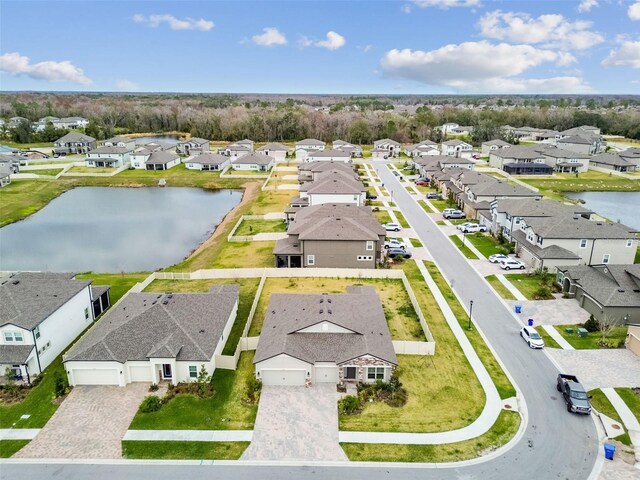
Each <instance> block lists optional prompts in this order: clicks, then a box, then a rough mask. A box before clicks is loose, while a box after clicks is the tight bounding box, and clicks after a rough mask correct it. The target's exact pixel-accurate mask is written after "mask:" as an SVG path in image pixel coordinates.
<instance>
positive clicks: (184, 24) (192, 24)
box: [132, 14, 214, 32]
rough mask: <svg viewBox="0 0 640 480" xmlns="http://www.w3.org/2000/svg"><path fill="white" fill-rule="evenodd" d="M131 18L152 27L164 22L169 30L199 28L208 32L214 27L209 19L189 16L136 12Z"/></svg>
mask: <svg viewBox="0 0 640 480" xmlns="http://www.w3.org/2000/svg"><path fill="white" fill-rule="evenodd" d="M132 20H133V21H134V22H136V23H144V24H146V25H147V26H149V27H153V28H156V27H159V26H160V25H161V24H163V23H166V24H167V25H168V26H169V28H170V29H171V30H200V31H201V32H208V31H209V30H211V29H212V28H213V27H214V23H213V22H212V21H211V20H205V19H204V18H200V19H198V20H196V19H194V18H189V17H187V18H184V19H180V18H176V17H174V16H173V15H149V16H148V17H145V16H144V15H140V14H136V15H134V16H133V17H132Z"/></svg>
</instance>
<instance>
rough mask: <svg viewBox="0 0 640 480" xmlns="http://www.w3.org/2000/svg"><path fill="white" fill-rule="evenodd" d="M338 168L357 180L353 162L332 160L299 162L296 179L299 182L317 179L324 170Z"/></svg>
mask: <svg viewBox="0 0 640 480" xmlns="http://www.w3.org/2000/svg"><path fill="white" fill-rule="evenodd" d="M335 170H339V171H341V172H344V173H348V174H349V175H350V176H351V178H353V179H354V180H359V179H360V177H359V176H358V174H357V173H356V172H355V170H354V169H353V164H351V163H345V162H333V161H316V162H308V163H301V164H300V165H299V166H298V181H299V182H300V183H303V182H310V181H312V180H316V179H318V177H319V176H320V175H322V174H323V173H324V172H329V171H335Z"/></svg>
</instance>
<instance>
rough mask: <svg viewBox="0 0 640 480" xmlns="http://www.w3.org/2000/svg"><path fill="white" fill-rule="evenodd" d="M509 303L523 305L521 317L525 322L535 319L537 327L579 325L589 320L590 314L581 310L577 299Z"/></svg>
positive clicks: (510, 301) (512, 301)
mask: <svg viewBox="0 0 640 480" xmlns="http://www.w3.org/2000/svg"><path fill="white" fill-rule="evenodd" d="M507 303H508V304H509V305H511V306H514V305H515V304H516V303H517V304H519V305H522V314H521V315H519V317H520V318H521V319H523V321H526V320H527V319H528V318H533V320H534V322H535V324H536V325H569V324H571V325H577V324H579V323H584V322H586V321H587V320H589V312H587V311H586V310H584V309H582V308H580V305H579V304H578V302H577V301H576V300H575V299H573V298H562V297H560V296H559V295H558V296H556V298H555V299H554V300H524V301H522V302H517V301H515V300H507Z"/></svg>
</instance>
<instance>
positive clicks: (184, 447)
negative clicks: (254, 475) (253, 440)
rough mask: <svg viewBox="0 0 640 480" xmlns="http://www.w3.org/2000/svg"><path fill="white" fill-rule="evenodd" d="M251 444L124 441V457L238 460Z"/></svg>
mask: <svg viewBox="0 0 640 480" xmlns="http://www.w3.org/2000/svg"><path fill="white" fill-rule="evenodd" d="M248 446H249V442H188V441H170V440H165V441H155V440H123V441H122V456H123V457H124V458H129V459H136V458H137V459H151V458H155V459H164V460H238V459H239V458H240V457H241V456H242V454H243V452H244V451H245V450H246V449H247V447H248Z"/></svg>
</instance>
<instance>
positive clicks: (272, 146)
mask: <svg viewBox="0 0 640 480" xmlns="http://www.w3.org/2000/svg"><path fill="white" fill-rule="evenodd" d="M256 153H259V154H260V155H268V156H270V157H273V158H275V159H276V162H277V161H283V162H284V161H285V160H286V159H287V154H288V153H289V147H287V146H286V145H283V144H282V143H278V142H272V143H267V144H266V145H263V146H262V147H260V148H258V149H257V150H256Z"/></svg>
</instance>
